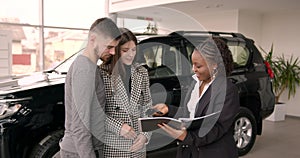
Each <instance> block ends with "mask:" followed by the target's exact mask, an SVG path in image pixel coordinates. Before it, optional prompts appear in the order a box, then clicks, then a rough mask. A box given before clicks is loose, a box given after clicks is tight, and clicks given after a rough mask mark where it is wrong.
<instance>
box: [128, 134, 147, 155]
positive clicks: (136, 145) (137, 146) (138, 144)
mask: <svg viewBox="0 0 300 158" xmlns="http://www.w3.org/2000/svg"><path fill="white" fill-rule="evenodd" d="M146 142H147V138H146V136H144V135H143V134H139V135H138V136H137V138H136V139H135V140H134V142H133V144H132V146H131V147H130V151H131V152H137V151H139V150H141V149H143V147H144V146H145V143H146Z"/></svg>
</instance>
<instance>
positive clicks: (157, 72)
mask: <svg viewBox="0 0 300 158" xmlns="http://www.w3.org/2000/svg"><path fill="white" fill-rule="evenodd" d="M208 36H215V37H217V38H222V39H224V40H225V41H226V42H227V45H228V46H229V48H230V49H231V51H232V53H233V57H234V61H235V68H234V71H233V73H232V75H231V76H230V78H231V79H232V81H233V82H234V83H235V84H236V85H237V86H238V89H239V95H240V104H241V107H240V112H239V114H238V115H237V116H236V121H235V124H234V128H235V133H233V134H234V137H235V139H236V142H237V146H238V148H239V154H240V155H244V154H246V153H248V152H249V151H250V150H251V148H252V146H253V144H254V142H255V139H256V135H260V134H261V133H262V120H263V119H264V118H265V117H267V116H268V115H270V114H271V113H272V112H273V109H274V94H273V91H272V82H271V78H270V76H269V74H268V73H267V72H268V71H267V67H266V65H265V64H264V60H263V58H262V56H261V54H260V52H259V51H258V50H257V48H256V47H255V45H254V41H253V40H251V39H248V38H246V37H244V36H243V35H241V34H238V33H221V32H184V31H181V32H176V33H172V34H170V35H165V36H155V37H149V38H147V39H143V40H142V41H140V42H139V48H138V50H139V52H138V56H137V59H138V60H139V62H141V63H147V64H144V66H145V67H146V68H147V69H148V72H149V77H150V83H151V87H150V89H151V94H152V97H153V101H154V103H157V102H165V103H167V104H173V105H177V106H179V105H180V104H181V103H182V101H183V98H184V97H185V96H184V95H185V94H186V91H187V88H188V86H189V85H190V82H191V75H192V74H193V73H192V71H191V58H190V56H191V53H192V49H193V43H194V42H196V43H197V42H199V41H202V40H203V39H205V38H206V37H208ZM149 51H152V52H151V53H152V55H150V56H149ZM145 56H147V57H146V58H144V57H145ZM75 57H76V55H74V56H73V57H71V59H68V60H66V61H65V62H63V63H62V64H61V65H59V66H58V67H57V68H55V69H53V70H51V71H46V72H43V73H36V74H35V75H31V76H23V77H14V78H2V80H1V82H0V129H1V133H0V143H1V144H0V157H5V158H22V157H24V158H25V157H52V156H53V155H55V154H56V153H57V151H58V150H59V146H58V142H59V140H60V138H61V137H62V136H63V129H64V81H65V80H64V79H65V76H66V73H67V70H68V67H69V66H70V64H71V63H72V61H73V59H74V58H75ZM151 58H152V59H151ZM149 59H150V60H149ZM176 147H177V144H176V141H174V140H172V139H171V138H169V137H167V136H165V135H162V134H157V133H154V134H153V135H152V139H151V141H150V143H149V144H148V150H149V151H148V157H173V156H174V155H175V153H176ZM158 155H160V156H158Z"/></svg>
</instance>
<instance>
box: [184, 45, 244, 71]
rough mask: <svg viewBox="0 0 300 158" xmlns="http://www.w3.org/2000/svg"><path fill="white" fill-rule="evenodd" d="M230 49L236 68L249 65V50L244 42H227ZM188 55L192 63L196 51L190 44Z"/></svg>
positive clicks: (187, 49)
mask: <svg viewBox="0 0 300 158" xmlns="http://www.w3.org/2000/svg"><path fill="white" fill-rule="evenodd" d="M227 45H228V48H229V49H230V51H231V53H232V58H233V63H234V68H239V67H244V66H246V65H247V63H248V60H249V54H250V53H249V50H248V49H247V47H246V45H245V43H243V42H236V41H233V42H231V41H228V42H227ZM186 51H187V55H188V57H189V61H190V62H191V63H192V61H191V56H192V53H193V51H194V46H192V45H191V44H188V46H187V48H186Z"/></svg>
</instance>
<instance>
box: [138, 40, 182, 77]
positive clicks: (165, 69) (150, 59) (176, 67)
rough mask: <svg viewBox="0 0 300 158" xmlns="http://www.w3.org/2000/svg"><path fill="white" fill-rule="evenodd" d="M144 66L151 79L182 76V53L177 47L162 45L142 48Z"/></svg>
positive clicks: (157, 44) (150, 45) (147, 45)
mask: <svg viewBox="0 0 300 158" xmlns="http://www.w3.org/2000/svg"><path fill="white" fill-rule="evenodd" d="M140 48H141V54H143V60H144V63H145V64H144V65H145V67H146V68H147V69H148V72H149V77H150V78H163V77H170V76H176V75H181V74H182V68H181V64H180V63H181V53H180V51H179V48H177V46H170V45H165V44H162V43H156V44H146V46H142V47H140Z"/></svg>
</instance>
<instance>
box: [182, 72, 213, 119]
mask: <svg viewBox="0 0 300 158" xmlns="http://www.w3.org/2000/svg"><path fill="white" fill-rule="evenodd" d="M192 77H193V79H194V80H195V81H196V84H195V86H194V89H193V91H192V93H191V98H190V100H189V102H188V103H187V108H188V110H189V112H190V118H194V117H195V111H196V107H197V103H198V102H199V100H200V99H201V98H202V96H203V94H204V93H205V92H206V90H207V89H208V87H209V86H210V85H211V83H212V82H213V80H211V81H210V82H209V83H208V84H206V85H205V86H204V88H203V91H202V94H201V96H199V87H200V85H201V84H202V83H203V81H199V80H198V78H197V76H196V75H193V76H192Z"/></svg>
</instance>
